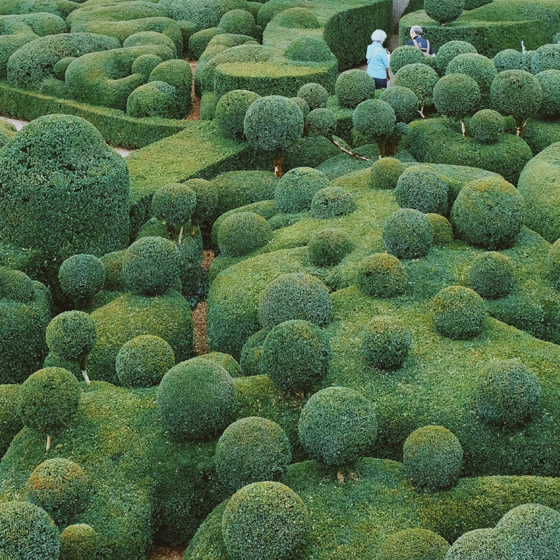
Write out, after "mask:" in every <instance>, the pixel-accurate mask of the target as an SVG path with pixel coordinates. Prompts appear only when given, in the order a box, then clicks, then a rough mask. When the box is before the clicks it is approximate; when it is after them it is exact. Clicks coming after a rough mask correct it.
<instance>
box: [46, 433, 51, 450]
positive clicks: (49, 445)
mask: <svg viewBox="0 0 560 560" xmlns="http://www.w3.org/2000/svg"><path fill="white" fill-rule="evenodd" d="M50 448H51V436H49V434H47V451H48V450H49V449H50Z"/></svg>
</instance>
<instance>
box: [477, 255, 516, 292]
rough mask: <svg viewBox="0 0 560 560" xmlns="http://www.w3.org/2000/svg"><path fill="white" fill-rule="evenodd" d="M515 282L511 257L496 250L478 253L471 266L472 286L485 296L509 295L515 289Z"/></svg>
mask: <svg viewBox="0 0 560 560" xmlns="http://www.w3.org/2000/svg"><path fill="white" fill-rule="evenodd" d="M513 282H514V278H513V266H512V264H511V259H509V258H508V257H506V256H505V255H502V254H501V253H497V252H496V251H492V252H489V253H482V254H481V255H478V256H477V257H476V258H475V259H474V261H473V262H472V264H471V267H470V268H469V283H470V285H471V288H472V289H473V290H474V291H475V292H477V293H478V294H480V295H481V296H482V297H483V298H489V299H496V298H501V297H504V296H507V295H508V294H509V293H510V292H511V290H512V289H513Z"/></svg>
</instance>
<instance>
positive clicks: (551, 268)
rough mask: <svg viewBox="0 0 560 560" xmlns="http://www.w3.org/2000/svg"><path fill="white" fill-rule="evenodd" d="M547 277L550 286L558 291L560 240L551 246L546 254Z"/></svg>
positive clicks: (559, 284)
mask: <svg viewBox="0 0 560 560" xmlns="http://www.w3.org/2000/svg"><path fill="white" fill-rule="evenodd" d="M548 276H549V278H550V281H551V282H552V285H553V286H554V287H555V288H556V289H557V290H560V239H558V240H556V241H555V242H554V243H553V244H552V247H551V248H550V251H549V253H548Z"/></svg>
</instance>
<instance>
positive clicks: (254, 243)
mask: <svg viewBox="0 0 560 560" xmlns="http://www.w3.org/2000/svg"><path fill="white" fill-rule="evenodd" d="M271 238H272V229H271V228H270V225H269V224H268V222H267V221H266V220H265V219H264V218H263V217H262V216H259V215H258V214H255V213H253V212H235V213H233V214H231V215H230V216H228V217H227V218H225V220H224V221H223V222H222V223H221V225H220V229H219V230H218V247H219V248H220V253H222V254H223V255H225V256H227V257H241V256H243V255H248V254H249V253H252V252H253V251H256V250H257V249H260V248H261V247H264V246H265V245H266V244H267V243H268V242H269V241H270V239H271Z"/></svg>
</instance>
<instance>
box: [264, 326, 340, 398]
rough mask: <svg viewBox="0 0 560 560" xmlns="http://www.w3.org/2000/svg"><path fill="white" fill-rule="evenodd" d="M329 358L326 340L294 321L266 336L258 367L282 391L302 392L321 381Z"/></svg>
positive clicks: (323, 336)
mask: <svg viewBox="0 0 560 560" xmlns="http://www.w3.org/2000/svg"><path fill="white" fill-rule="evenodd" d="M331 355H332V352H331V346H330V343H329V340H328V338H327V337H326V336H325V335H324V334H323V332H322V331H321V329H320V328H319V327H318V326H317V325H314V324H313V323H310V322H309V321H302V320H297V319H295V320H291V321H285V322H284V323H280V324H279V325H276V326H275V327H274V328H272V330H271V331H270V332H269V333H268V334H267V335H266V338H265V340H264V344H263V349H262V367H263V368H264V371H265V372H266V374H267V375H268V376H269V377H270V379H272V382H273V383H274V384H275V385H276V386H277V387H279V388H280V389H282V390H283V391H287V392H298V391H305V390H308V389H310V388H312V387H313V386H314V385H315V384H316V383H317V382H318V381H320V380H321V379H322V378H323V377H325V375H326V374H327V371H328V369H329V363H330V360H331Z"/></svg>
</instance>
